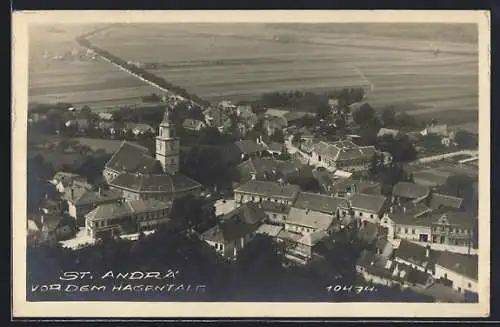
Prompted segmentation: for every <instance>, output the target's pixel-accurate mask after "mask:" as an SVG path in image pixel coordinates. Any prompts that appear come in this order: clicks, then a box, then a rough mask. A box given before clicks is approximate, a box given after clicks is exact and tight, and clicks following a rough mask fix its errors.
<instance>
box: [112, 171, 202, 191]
mask: <svg viewBox="0 0 500 327" xmlns="http://www.w3.org/2000/svg"><path fill="white" fill-rule="evenodd" d="M109 184H110V185H111V186H114V187H117V188H120V189H128V190H131V191H133V192H137V193H153V192H154V193H176V192H182V191H188V190H192V189H196V188H198V187H200V186H201V184H199V183H198V182H196V181H194V180H192V179H190V178H189V177H186V176H184V175H181V174H175V175H170V174H141V173H127V172H124V173H121V174H120V175H118V176H117V177H116V178H114V179H113V180H112V181H111V182H110V183H109Z"/></svg>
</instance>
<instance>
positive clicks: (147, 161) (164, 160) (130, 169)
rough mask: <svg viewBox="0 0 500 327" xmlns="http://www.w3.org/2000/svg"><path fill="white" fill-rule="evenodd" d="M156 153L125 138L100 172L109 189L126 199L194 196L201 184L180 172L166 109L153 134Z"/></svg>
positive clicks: (176, 143) (177, 154) (170, 199)
mask: <svg viewBox="0 0 500 327" xmlns="http://www.w3.org/2000/svg"><path fill="white" fill-rule="evenodd" d="M155 152H156V153H155V156H152V155H151V154H150V153H149V150H148V149H147V148H146V147H143V146H141V145H138V144H135V143H131V142H127V141H124V142H122V144H121V145H120V148H119V149H118V151H117V152H115V153H114V154H113V156H112V157H111V158H110V159H109V161H108V162H107V163H106V165H105V166H104V170H103V175H104V178H105V180H106V182H107V183H108V185H109V187H110V188H111V189H115V190H119V191H121V192H122V193H123V197H124V198H125V199H130V200H139V199H142V200H148V199H154V200H159V201H172V200H173V199H174V198H178V197H182V196H185V195H188V194H191V195H197V194H199V193H200V192H201V189H202V185H201V184H200V183H198V182H197V181H195V180H193V179H191V178H189V177H186V176H184V175H182V174H180V173H179V155H180V146H179V138H178V137H177V136H176V135H175V132H174V128H173V126H172V122H171V120H170V117H169V110H166V111H165V114H164V116H163V120H162V122H161V123H160V127H159V133H158V136H157V137H156V151H155Z"/></svg>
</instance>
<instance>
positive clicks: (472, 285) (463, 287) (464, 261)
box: [434, 251, 479, 294]
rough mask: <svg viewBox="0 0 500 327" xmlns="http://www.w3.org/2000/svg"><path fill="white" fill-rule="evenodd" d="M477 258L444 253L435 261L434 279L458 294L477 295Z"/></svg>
mask: <svg viewBox="0 0 500 327" xmlns="http://www.w3.org/2000/svg"><path fill="white" fill-rule="evenodd" d="M478 269H479V265H478V256H477V255H467V254H460V253H452V252H448V251H444V252H443V253H442V254H441V255H440V256H439V257H438V258H437V261H436V266H435V273H434V277H435V279H441V280H444V281H445V282H447V283H448V285H450V286H451V287H453V289H455V290H457V291H458V292H460V293H466V292H472V293H476V294H477V293H479V280H478Z"/></svg>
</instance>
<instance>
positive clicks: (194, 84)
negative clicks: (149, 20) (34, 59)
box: [90, 24, 478, 122]
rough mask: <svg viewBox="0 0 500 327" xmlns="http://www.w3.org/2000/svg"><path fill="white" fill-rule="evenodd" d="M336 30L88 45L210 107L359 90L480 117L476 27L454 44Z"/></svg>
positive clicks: (180, 33) (244, 27) (182, 27)
mask: <svg viewBox="0 0 500 327" xmlns="http://www.w3.org/2000/svg"><path fill="white" fill-rule="evenodd" d="M341 25H343V27H339V28H337V27H336V26H335V24H328V25H326V26H321V25H307V28H304V29H301V26H303V25H288V24H287V25H278V26H276V24H274V25H269V24H231V25H228V24H189V25H188V24H175V25H174V24H171V25H169V24H162V25H159V24H144V25H134V26H132V25H129V26H126V25H120V26H119V27H118V26H117V27H112V28H111V29H110V30H108V31H106V32H105V35H104V34H96V35H94V36H92V37H91V38H90V41H91V42H93V43H94V44H96V45H97V46H99V47H102V48H105V49H106V50H108V51H110V52H112V53H115V54H116V55H118V56H120V57H122V58H124V59H126V60H133V61H139V62H158V63H161V64H163V65H168V67H167V68H160V69H157V70H154V73H155V74H158V75H160V76H162V77H164V78H165V79H167V80H168V81H170V82H172V83H174V84H177V85H180V86H181V87H183V88H185V89H187V90H188V91H190V92H193V93H195V94H197V95H199V96H201V97H203V98H206V99H208V100H220V99H227V98H230V99H232V100H234V101H237V100H242V99H252V98H255V97H257V96H258V95H259V94H260V93H263V92H270V91H280V90H290V89H299V90H313V91H327V90H330V89H332V88H339V87H348V86H363V87H365V88H366V90H367V91H369V102H370V104H372V105H373V106H375V107H383V106H385V105H388V104H393V105H396V108H397V109H398V107H399V109H398V110H405V109H404V108H414V109H413V110H412V111H413V112H412V113H413V114H419V112H421V113H432V112H438V111H450V110H453V111H461V110H467V111H469V110H473V111H477V110H478V86H477V80H478V64H477V47H476V45H475V43H474V39H473V36H474V35H475V34H474V33H475V31H474V28H472V29H470V28H468V29H465V30H466V32H468V33H469V34H466V33H465V34H464V32H463V31H462V32H461V33H462V34H460V35H462V36H463V35H465V36H464V37H463V38H462V39H463V40H462V39H460V38H459V41H462V42H456V41H457V37H456V35H455V34H450V32H449V31H445V32H446V33H441V34H439V33H437V34H436V35H438V36H439V38H435V39H432V40H426V39H424V37H425V35H422V33H420V34H419V35H414V34H415V33H409V32H408V28H406V27H405V25H401V31H400V32H399V34H398V28H399V25H396V24H392V25H391V28H390V29H388V28H385V30H384V29H382V31H379V33H378V34H377V33H373V32H372V33H365V32H366V28H365V29H360V28H359V25H356V26H358V28H353V29H352V30H353V31H352V33H351V32H350V31H349V29H348V27H346V26H345V25H346V24H341ZM297 26H299V28H297ZM439 28H442V25H441V27H439ZM433 29H436V27H434V26H431V27H428V28H427V30H426V31H428V35H433V33H432V30H433ZM462 29H463V28H462ZM389 31H390V32H389ZM386 35H388V36H386ZM449 35H455V38H452V37H449ZM460 35H459V36H460ZM276 37H280V38H281V40H288V41H286V42H280V41H277V40H276V39H275V38H276ZM290 40H291V41H290ZM436 48H437V49H439V54H437V55H436V54H435V53H434V49H436ZM415 108H416V109H415ZM417 110H422V111H417ZM463 122H466V120H464V121H463Z"/></svg>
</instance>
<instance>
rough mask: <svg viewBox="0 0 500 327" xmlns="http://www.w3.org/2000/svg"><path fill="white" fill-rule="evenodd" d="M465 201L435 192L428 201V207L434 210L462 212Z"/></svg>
mask: <svg viewBox="0 0 500 327" xmlns="http://www.w3.org/2000/svg"><path fill="white" fill-rule="evenodd" d="M463 203H464V199H463V198H459V197H456V196H451V195H447V194H441V193H435V192H433V193H432V194H431V195H430V196H429V199H428V206H429V208H430V209H432V210H438V209H442V208H448V209H456V210H461V209H462V208H463Z"/></svg>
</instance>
